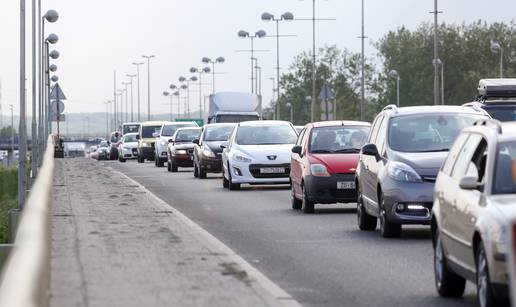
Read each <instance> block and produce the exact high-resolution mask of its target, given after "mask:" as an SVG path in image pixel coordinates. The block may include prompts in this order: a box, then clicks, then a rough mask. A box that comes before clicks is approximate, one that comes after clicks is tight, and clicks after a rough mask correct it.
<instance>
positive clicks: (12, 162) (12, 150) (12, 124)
mask: <svg viewBox="0 0 516 307" xmlns="http://www.w3.org/2000/svg"><path fill="white" fill-rule="evenodd" d="M9 109H10V110H11V162H10V163H9V164H14V112H13V105H12V104H10V105H9ZM8 160H9V159H8ZM8 162H9V161H8Z"/></svg>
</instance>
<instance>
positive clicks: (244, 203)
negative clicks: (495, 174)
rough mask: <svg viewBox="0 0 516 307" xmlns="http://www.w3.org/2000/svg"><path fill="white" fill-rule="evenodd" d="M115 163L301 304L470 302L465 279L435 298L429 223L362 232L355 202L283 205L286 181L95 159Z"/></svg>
mask: <svg viewBox="0 0 516 307" xmlns="http://www.w3.org/2000/svg"><path fill="white" fill-rule="evenodd" d="M100 163H102V164H104V165H106V166H108V167H112V168H113V169H115V170H118V171H121V172H122V173H124V174H126V175H128V176H129V177H131V178H132V179H134V180H136V181H137V182H139V183H140V184H142V185H144V186H145V187H146V188H147V189H149V190H150V191H151V192H153V193H154V194H156V195H157V196H158V197H160V198H161V199H163V200H164V201H166V202H167V203H169V204H170V205H171V206H173V207H174V208H176V209H178V210H180V211H181V212H182V213H183V214H185V215H186V216H188V217H189V218H190V219H192V220H193V221H195V222H196V223H198V224H199V225H200V226H202V227H203V228H204V229H206V230H207V231H209V232H210V233H211V234H213V235H214V236H216V237H217V238H218V239H220V240H221V241H222V242H223V243H225V244H226V245H228V246H229V247H230V248H232V249H233V250H235V251H236V252H237V253H239V254H240V255H241V256H242V257H243V258H244V259H246V260H247V261H248V262H250V263H251V264H253V265H254V266H255V267H256V268H257V269H259V270H260V271H261V272H263V273H264V274H265V275H266V276H267V277H269V278H270V279H272V280H273V281H274V282H275V283H277V284H278V285H279V286H280V287H282V288H283V289H285V290H286V291H287V292H289V293H290V294H291V295H292V296H293V297H294V298H295V299H297V300H298V301H299V302H300V303H301V304H303V305H304V306H419V307H422V306H474V305H475V304H476V301H475V300H476V291H475V288H474V286H473V285H472V284H470V283H468V285H467V289H466V293H465V295H464V297H463V298H461V299H443V298H440V297H439V296H438V294H437V292H436V290H435V286H434V277H433V265H432V262H433V261H432V259H433V251H432V246H431V242H430V232H429V229H428V227H421V226H413V227H405V228H404V229H405V230H404V231H403V236H402V238H401V239H382V238H381V237H380V235H379V231H378V230H377V231H374V232H361V231H359V230H358V228H357V225H356V213H355V205H354V204H349V205H333V206H316V214H314V215H305V214H303V213H301V212H300V211H293V210H292V209H291V208H290V190H289V189H288V187H287V186H277V187H264V186H261V187H260V186H259V187H256V186H255V187H249V186H244V187H243V189H242V191H234V192H233V191H232V192H229V191H228V190H224V189H223V188H222V182H221V179H220V177H219V175H213V174H210V175H209V178H208V179H206V180H199V179H196V178H194V177H193V174H192V172H191V170H190V169H180V172H179V173H169V172H167V170H166V168H156V167H155V166H154V163H153V162H146V163H145V164H143V165H142V164H137V163H135V162H134V161H128V162H127V163H119V162H115V161H106V162H100Z"/></svg>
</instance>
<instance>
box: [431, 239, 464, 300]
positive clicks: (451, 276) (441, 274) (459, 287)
mask: <svg viewBox="0 0 516 307" xmlns="http://www.w3.org/2000/svg"><path fill="white" fill-rule="evenodd" d="M435 236H436V237H435V247H434V277H435V287H436V289H437V292H438V293H439V295H440V296H444V297H461V296H462V295H463V294H464V289H465V288H466V280H465V279H464V278H462V277H461V276H459V275H457V274H455V273H454V272H452V271H451V270H450V269H449V268H448V265H447V264H446V256H445V255H444V250H443V245H442V242H441V238H440V235H439V230H438V229H436V232H435Z"/></svg>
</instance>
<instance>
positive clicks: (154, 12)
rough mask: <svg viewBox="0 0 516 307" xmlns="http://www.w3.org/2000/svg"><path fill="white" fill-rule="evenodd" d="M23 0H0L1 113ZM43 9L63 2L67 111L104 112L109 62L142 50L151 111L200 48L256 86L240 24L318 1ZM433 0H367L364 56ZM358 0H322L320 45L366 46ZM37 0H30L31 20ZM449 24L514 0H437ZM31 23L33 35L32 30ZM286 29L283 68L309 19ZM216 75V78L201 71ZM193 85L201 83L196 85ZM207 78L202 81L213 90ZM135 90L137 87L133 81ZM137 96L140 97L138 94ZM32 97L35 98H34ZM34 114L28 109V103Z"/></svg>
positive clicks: (51, 0) (153, 0) (304, 39)
mask: <svg viewBox="0 0 516 307" xmlns="http://www.w3.org/2000/svg"><path fill="white" fill-rule="evenodd" d="M19 2H20V1H18V0H1V1H0V34H1V37H2V45H1V48H0V80H1V82H2V96H3V101H2V104H3V113H4V114H5V113H7V110H8V104H11V103H12V104H14V105H15V111H17V110H18V106H17V105H18V100H19V99H18V92H19V90H18V89H19V83H18V79H19V69H18V67H19V66H18V65H19ZM42 2H43V12H45V11H46V10H47V9H49V8H53V9H55V10H57V11H58V12H59V14H60V18H59V21H58V22H57V23H55V24H50V25H48V26H47V30H48V31H47V34H48V33H51V32H54V33H56V34H58V35H59V39H60V40H59V43H58V44H57V45H56V47H55V48H56V49H57V50H59V52H60V53H61V57H60V58H59V59H58V60H57V61H55V63H56V64H57V65H58V67H59V69H58V72H57V75H58V76H59V78H60V82H59V83H60V85H61V87H62V88H63V90H64V92H65V94H66V95H67V98H68V100H67V102H66V110H67V111H68V112H92V111H103V110H105V106H104V104H103V102H105V101H107V100H109V99H112V96H113V95H112V92H113V70H114V69H116V70H117V72H118V76H119V79H118V82H119V86H121V85H120V82H121V81H128V80H127V78H126V77H125V75H126V74H128V73H135V68H134V66H133V65H131V63H132V62H135V61H143V58H142V57H141V56H142V55H144V54H153V55H156V58H155V59H153V60H152V63H151V72H152V76H151V82H152V83H151V103H152V105H151V110H152V112H153V113H166V112H167V111H168V110H169V107H168V106H167V105H165V103H167V102H168V100H167V99H165V98H164V97H163V95H162V92H163V91H164V90H165V89H167V87H168V85H169V84H171V83H176V84H177V83H178V82H177V79H178V77H179V76H181V75H184V76H190V74H189V73H188V71H189V68H190V67H191V66H197V67H202V66H203V65H202V63H201V58H202V57H203V56H208V57H212V58H215V57H218V56H224V57H225V58H226V63H225V64H223V65H219V66H218V67H217V70H218V71H220V72H225V74H221V75H217V77H216V86H217V90H218V91H222V90H224V91H250V80H249V78H250V62H249V61H250V60H249V55H248V54H246V53H239V52H236V50H239V49H249V47H250V41H249V40H248V39H246V40H244V39H239V38H238V37H237V32H238V31H239V30H241V29H242V30H247V31H249V32H252V33H254V32H255V31H257V30H260V29H263V30H265V31H266V32H267V33H268V34H271V35H272V34H275V27H274V24H273V23H265V22H262V21H261V20H260V16H261V14H262V13H263V12H265V11H268V12H270V13H272V14H275V15H278V16H279V15H281V14H282V13H284V12H286V11H290V12H292V13H293V14H294V16H295V17H297V18H307V17H311V14H312V11H311V7H312V4H311V3H312V1H309V0H305V1H300V0H181V1H179V0H146V1H144V0H103V1H100V0H88V1H79V0H42ZM433 2H434V1H432V0H388V1H386V0H366V35H367V36H368V37H369V39H368V42H367V44H366V46H367V49H366V50H367V53H368V55H373V54H375V53H376V51H375V50H374V48H373V47H372V45H371V43H372V42H373V41H376V40H377V39H378V38H380V37H381V36H382V35H383V34H385V33H386V32H387V31H389V30H395V29H396V28H398V27H400V26H406V27H408V28H411V29H414V28H415V27H416V26H417V25H419V24H420V23H422V22H426V21H431V20H432V15H431V14H429V11H431V10H433ZM360 3H361V2H360V0H327V1H326V0H321V1H317V10H318V13H317V15H318V17H324V18H336V19H337V20H336V21H323V22H319V23H318V25H317V44H318V46H321V45H325V44H326V45H332V44H336V45H337V46H339V47H341V48H344V47H345V48H347V49H349V50H351V51H356V52H358V51H359V50H360V40H359V39H358V38H357V36H359V35H360ZM30 4H31V1H30V0H27V9H28V12H27V13H28V14H27V20H28V21H29V20H30V18H31V16H30V13H31V12H30ZM439 9H440V10H442V11H444V14H441V15H440V19H441V20H443V21H445V22H447V23H462V22H466V23H470V22H472V21H475V20H478V19H483V20H486V21H488V22H500V21H503V22H509V21H511V20H513V19H514V18H515V12H516V1H515V0H490V1H488V2H486V1H481V0H448V1H442V0H441V1H440V8H439ZM29 30H30V26H29V29H28V32H27V37H28V38H30V35H31V33H30V31H29ZM280 32H281V33H282V34H293V35H297V36H296V37H289V38H283V39H282V41H281V44H282V47H281V67H282V68H287V67H288V65H289V64H290V63H291V62H292V59H293V57H294V56H295V55H297V54H299V53H300V52H302V51H304V50H309V49H310V48H311V37H312V36H311V35H312V32H311V25H310V23H309V22H306V21H294V22H290V23H282V24H281V25H280ZM255 46H256V48H257V49H268V50H270V52H264V53H260V54H259V55H258V57H259V61H260V66H262V67H263V90H262V91H263V95H264V102H268V101H270V99H271V89H272V81H271V80H269V78H270V77H273V76H274V75H275V72H274V67H275V47H276V45H275V40H274V39H273V38H265V39H262V40H259V41H257V42H256V44H255ZM28 47H29V48H28V49H27V60H28V61H27V65H28V66H27V67H28V70H27V78H28V79H29V80H28V89H29V98H30V88H31V86H30V82H31V81H30V78H31V75H30V58H31V57H30V44H28ZM146 76H147V68H146V66H143V67H142V70H141V97H142V98H141V100H142V104H145V105H146V102H147V98H146V97H147V86H146V82H147V77H146ZM204 81H206V82H211V77H205V80H204ZM192 88H193V89H194V90H197V89H198V87H197V86H195V87H192ZM210 91H211V86H205V87H204V93H205V94H208V93H209V92H210ZM135 93H136V89H135ZM197 95H198V93H193V94H192V98H191V99H192V110H195V109H198V107H197V106H198V103H197V102H198V96H197ZM135 101H136V98H135ZM29 103H30V99H29ZM29 112H30V110H29Z"/></svg>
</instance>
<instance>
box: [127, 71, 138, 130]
mask: <svg viewBox="0 0 516 307" xmlns="http://www.w3.org/2000/svg"><path fill="white" fill-rule="evenodd" d="M127 76H128V77H129V78H130V79H131V81H129V84H131V122H134V100H133V78H134V77H136V75H130V74H128V75H127Z"/></svg>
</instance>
